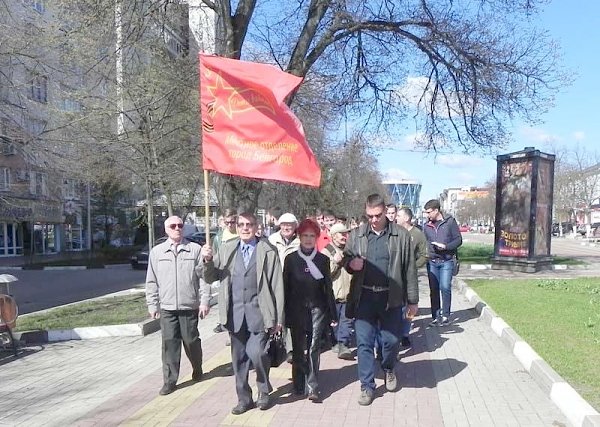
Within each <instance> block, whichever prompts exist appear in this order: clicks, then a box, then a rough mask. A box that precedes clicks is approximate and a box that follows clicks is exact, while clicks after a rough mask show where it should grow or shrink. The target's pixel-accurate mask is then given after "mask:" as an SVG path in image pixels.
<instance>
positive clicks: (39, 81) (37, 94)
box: [29, 76, 48, 103]
mask: <svg viewBox="0 0 600 427" xmlns="http://www.w3.org/2000/svg"><path fill="white" fill-rule="evenodd" d="M29 98H30V99H32V100H34V101H37V102H43V103H46V102H48V78H47V77H46V76H34V77H33V79H31V90H30V93H29Z"/></svg>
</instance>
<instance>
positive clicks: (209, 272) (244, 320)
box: [202, 212, 284, 415]
mask: <svg viewBox="0 0 600 427" xmlns="http://www.w3.org/2000/svg"><path fill="white" fill-rule="evenodd" d="M256 229H257V220H256V217H255V216H254V214H252V213H247V212H246V213H242V214H240V215H238V219H237V233H238V237H237V238H234V239H231V240H228V241H227V242H224V243H223V244H222V245H221V247H220V248H219V250H218V252H216V253H214V254H213V250H212V248H211V247H210V246H209V245H205V246H204V247H203V248H202V257H203V259H204V280H205V281H206V282H208V283H211V282H213V281H214V280H220V281H221V287H220V291H219V321H220V323H221V324H223V325H224V326H225V328H226V329H227V330H228V331H229V334H230V338H231V360H232V365H233V372H234V375H235V384H236V392H237V395H238V404H237V405H236V406H235V407H234V408H233V409H232V410H231V413H232V414H234V415H239V414H243V413H244V412H246V411H248V410H250V409H252V408H254V406H255V403H254V401H253V399H252V390H251V389H250V386H249V384H248V374H249V372H250V367H251V366H253V367H254V369H255V371H256V384H257V388H258V397H257V400H256V406H258V408H259V409H261V410H265V409H268V408H269V406H270V403H271V402H270V397H269V393H270V392H271V391H272V390H273V388H272V386H271V383H270V382H269V369H270V361H269V356H268V354H267V352H266V348H267V341H268V338H269V335H270V334H274V333H277V332H279V331H281V325H282V324H283V310H284V290H283V276H282V269H281V265H280V262H279V255H278V252H277V249H276V248H275V247H273V246H272V245H271V244H270V243H269V242H268V241H267V240H266V239H257V238H256V236H255V234H256Z"/></svg>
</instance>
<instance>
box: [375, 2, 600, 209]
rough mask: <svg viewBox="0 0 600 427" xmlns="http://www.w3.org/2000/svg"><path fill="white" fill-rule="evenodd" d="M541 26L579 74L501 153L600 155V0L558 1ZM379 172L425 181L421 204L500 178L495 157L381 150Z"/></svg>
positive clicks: (568, 65)
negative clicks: (555, 150) (578, 151)
mask: <svg viewBox="0 0 600 427" xmlns="http://www.w3.org/2000/svg"><path fill="white" fill-rule="evenodd" d="M538 21H539V25H540V27H542V28H545V29H546V30H548V31H549V32H550V35H551V37H552V38H553V39H554V40H556V41H558V42H559V43H560V45H561V47H562V53H563V64H564V66H565V67H566V68H568V69H569V70H570V71H572V72H574V73H575V79H574V81H573V83H572V84H571V85H570V86H568V87H566V88H564V90H563V91H561V92H560V93H558V94H557V96H556V100H555V106H554V107H553V108H550V109H549V111H548V113H546V114H545V115H544V116H542V117H541V120H542V121H543V122H542V123H541V124H539V125H537V126H534V127H531V126H526V125H524V124H519V123H514V124H513V125H512V129H513V139H514V142H513V143H511V144H510V146H509V147H508V149H506V150H503V151H502V152H499V153H498V154H504V153H510V152H513V151H518V150H521V149H523V148H524V147H535V148H537V149H539V150H541V151H544V152H552V150H551V145H552V146H559V147H569V146H573V145H575V144H580V145H581V146H584V147H585V148H586V150H588V151H600V115H599V113H598V110H597V109H596V101H597V98H598V97H600V76H599V73H600V59H599V52H600V31H599V30H598V24H599V23H600V1H598V0H581V1H579V2H569V1H565V0H553V1H552V3H551V4H549V5H548V6H546V8H545V10H544V11H543V12H542V14H541V15H540V17H539V20H538ZM378 157H379V168H380V170H381V172H382V173H383V174H384V176H385V177H388V178H391V179H398V178H406V179H413V180H417V181H420V182H421V183H422V185H423V187H422V190H421V204H423V203H425V202H426V201H427V200H429V199H431V198H437V197H438V195H439V194H440V192H441V191H442V190H443V189H444V188H449V187H464V186H482V185H483V184H484V183H485V182H487V181H489V180H490V179H492V178H494V177H495V173H496V160H495V156H487V157H477V156H476V155H470V156H465V155H461V154H438V155H437V157H436V156H434V155H433V154H424V153H415V152H410V151H405V150H404V151H403V150H402V149H401V148H399V149H394V150H382V151H381V152H380V153H379V156H378Z"/></svg>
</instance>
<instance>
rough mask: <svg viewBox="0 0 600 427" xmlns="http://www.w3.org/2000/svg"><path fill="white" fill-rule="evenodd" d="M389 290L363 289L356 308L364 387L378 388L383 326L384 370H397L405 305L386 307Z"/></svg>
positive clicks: (359, 368) (359, 353) (357, 340)
mask: <svg viewBox="0 0 600 427" xmlns="http://www.w3.org/2000/svg"><path fill="white" fill-rule="evenodd" d="M387 303H388V292H373V291H370V290H368V289H362V293H361V296H360V302H359V304H358V308H357V310H356V319H355V321H354V328H355V331H356V342H357V346H358V348H357V356H358V379H359V380H360V387H361V390H370V391H374V390H375V355H374V353H373V347H374V346H375V334H376V333H377V330H378V329H379V330H380V334H381V344H382V355H383V361H382V362H381V367H382V368H383V369H384V370H393V369H394V366H395V364H396V356H397V355H398V344H399V341H400V329H401V318H402V307H396V308H390V309H387V310H386V307H387Z"/></svg>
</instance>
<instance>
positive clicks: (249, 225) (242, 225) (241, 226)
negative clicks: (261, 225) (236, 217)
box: [237, 222, 256, 228]
mask: <svg viewBox="0 0 600 427" xmlns="http://www.w3.org/2000/svg"><path fill="white" fill-rule="evenodd" d="M255 225H256V223H255V222H238V223H237V226H238V227H240V228H246V227H247V228H252V227H254V226H255Z"/></svg>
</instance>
